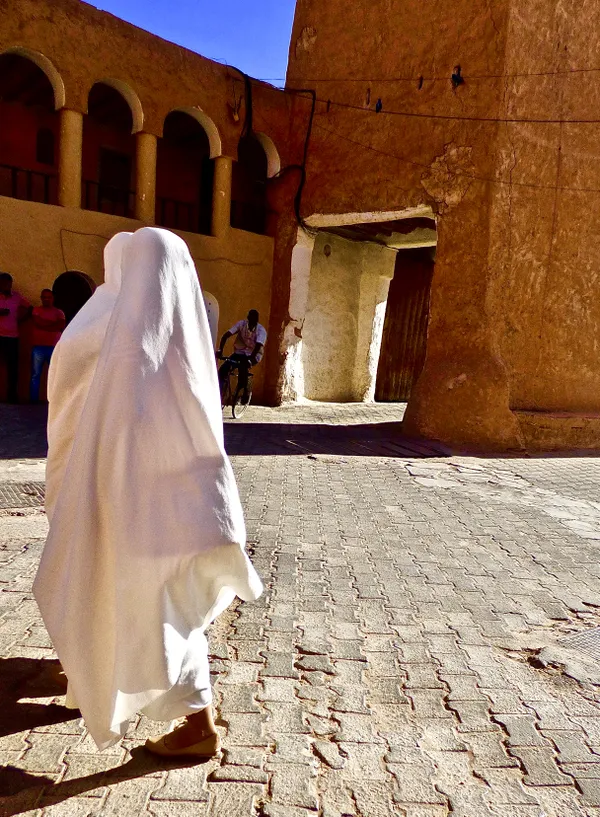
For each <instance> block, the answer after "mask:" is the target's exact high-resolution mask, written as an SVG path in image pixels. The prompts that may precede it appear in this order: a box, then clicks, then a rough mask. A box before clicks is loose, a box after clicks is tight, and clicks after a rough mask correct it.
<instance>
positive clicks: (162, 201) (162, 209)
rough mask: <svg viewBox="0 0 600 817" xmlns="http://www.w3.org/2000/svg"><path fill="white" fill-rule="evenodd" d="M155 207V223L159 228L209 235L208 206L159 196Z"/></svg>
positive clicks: (209, 213) (209, 212) (209, 216)
mask: <svg viewBox="0 0 600 817" xmlns="http://www.w3.org/2000/svg"><path fill="white" fill-rule="evenodd" d="M156 205H157V206H156V223H157V224H158V225H159V227H167V228H169V229H171V230H185V231H187V232H189V233H202V234H203V235H210V220H211V209H210V206H208V205H207V206H203V205H202V204H200V205H198V203H192V202H188V201H177V199H170V198H167V197H165V196H159V197H158V198H157V200H156Z"/></svg>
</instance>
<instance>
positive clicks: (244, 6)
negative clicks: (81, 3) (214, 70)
mask: <svg viewBox="0 0 600 817" xmlns="http://www.w3.org/2000/svg"><path fill="white" fill-rule="evenodd" d="M92 4H93V5H95V6H97V7H98V8H100V9H102V10H103V11H109V12H110V13H111V14H115V15H116V16H117V17H121V18H122V19H123V20H127V21H128V22H130V23H134V25H136V26H140V28H145V29H146V30H147V31H151V32H152V33H153V34H158V35H159V36H160V37H164V38H165V39H166V40H171V42H174V43H177V44H178V45H183V46H185V47H186V48H190V49H192V51H196V52H198V53H199V54H202V56H203V57H210V58H211V59H214V60H219V61H221V62H227V63H230V64H231V65H235V66H236V67H237V68H241V69H242V70H243V71H245V72H246V73H247V74H250V76H253V77H257V78H258V79H270V80H273V79H276V78H280V77H285V70H286V65H287V56H288V48H289V42H290V35H291V31H292V22H293V19H294V6H295V0H220V1H219V0H217V2H208V0H92Z"/></svg>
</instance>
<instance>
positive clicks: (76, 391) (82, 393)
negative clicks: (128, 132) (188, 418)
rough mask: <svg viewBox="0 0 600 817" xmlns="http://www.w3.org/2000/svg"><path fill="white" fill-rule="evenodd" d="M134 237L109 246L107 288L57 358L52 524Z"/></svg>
mask: <svg viewBox="0 0 600 817" xmlns="http://www.w3.org/2000/svg"><path fill="white" fill-rule="evenodd" d="M132 235H133V233H117V235H115V236H113V237H112V238H111V239H110V241H109V242H108V243H107V245H106V246H105V248H104V283H103V284H101V285H100V286H99V287H98V289H96V291H95V292H94V293H93V295H92V297H91V298H90V299H89V300H88V301H87V302H86V303H85V304H84V305H83V306H82V307H81V309H80V310H79V312H78V313H77V314H76V315H75V317H74V318H73V320H72V321H71V323H70V324H69V325H68V326H67V328H66V329H65V331H64V332H63V333H62V335H61V338H60V340H59V342H58V343H57V345H56V348H55V349H54V352H53V354H52V360H51V361H50V368H49V370H48V459H47V461H46V513H47V515H48V519H52V514H53V511H54V506H55V504H56V498H57V496H58V492H59V490H60V486H61V483H62V479H63V475H64V471H65V468H66V465H67V462H68V461H69V456H70V454H71V448H72V446H73V440H74V439H75V432H76V430H77V426H78V425H79V420H80V418H81V414H82V412H83V407H84V405H85V401H86V400H87V396H88V393H89V390H90V386H91V383H92V378H93V376H94V372H95V371H96V364H97V363H98V356H99V354H100V350H101V349H102V343H103V341H104V336H105V335H106V328H107V326H108V321H109V320H110V316H111V314H112V311H113V308H114V305H115V302H116V300H117V295H118V294H119V290H120V288H121V261H122V257H123V250H124V249H125V247H126V245H127V243H128V241H129V239H130V238H131V236H132Z"/></svg>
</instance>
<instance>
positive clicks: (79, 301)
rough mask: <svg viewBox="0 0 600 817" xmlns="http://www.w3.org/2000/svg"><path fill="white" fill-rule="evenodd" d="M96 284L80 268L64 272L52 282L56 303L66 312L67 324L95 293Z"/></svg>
mask: <svg viewBox="0 0 600 817" xmlns="http://www.w3.org/2000/svg"><path fill="white" fill-rule="evenodd" d="M95 289H96V284H95V283H94V281H93V280H92V278H90V276H89V275H86V274H85V272H81V271H80V270H67V271H66V272H63V273H62V274H61V275H59V276H58V278H57V279H56V280H55V281H54V283H53V284H52V293H53V295H54V303H55V305H56V306H57V307H58V308H59V309H62V311H63V312H64V313H65V318H66V319H67V324H68V323H69V322H70V321H72V320H73V318H74V317H75V315H76V314H77V313H78V312H79V310H80V309H81V307H82V306H83V305H84V304H85V303H86V301H88V300H89V299H90V298H91V297H92V295H93V294H94V290H95Z"/></svg>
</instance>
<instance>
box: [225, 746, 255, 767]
mask: <svg viewBox="0 0 600 817" xmlns="http://www.w3.org/2000/svg"><path fill="white" fill-rule="evenodd" d="M223 757H224V760H225V762H226V763H229V764H231V765H233V766H254V767H255V768H256V769H260V767H261V766H262V764H263V761H264V753H263V752H262V751H259V750H258V749H244V748H239V747H237V746H234V747H231V748H230V749H224V750H223Z"/></svg>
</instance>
